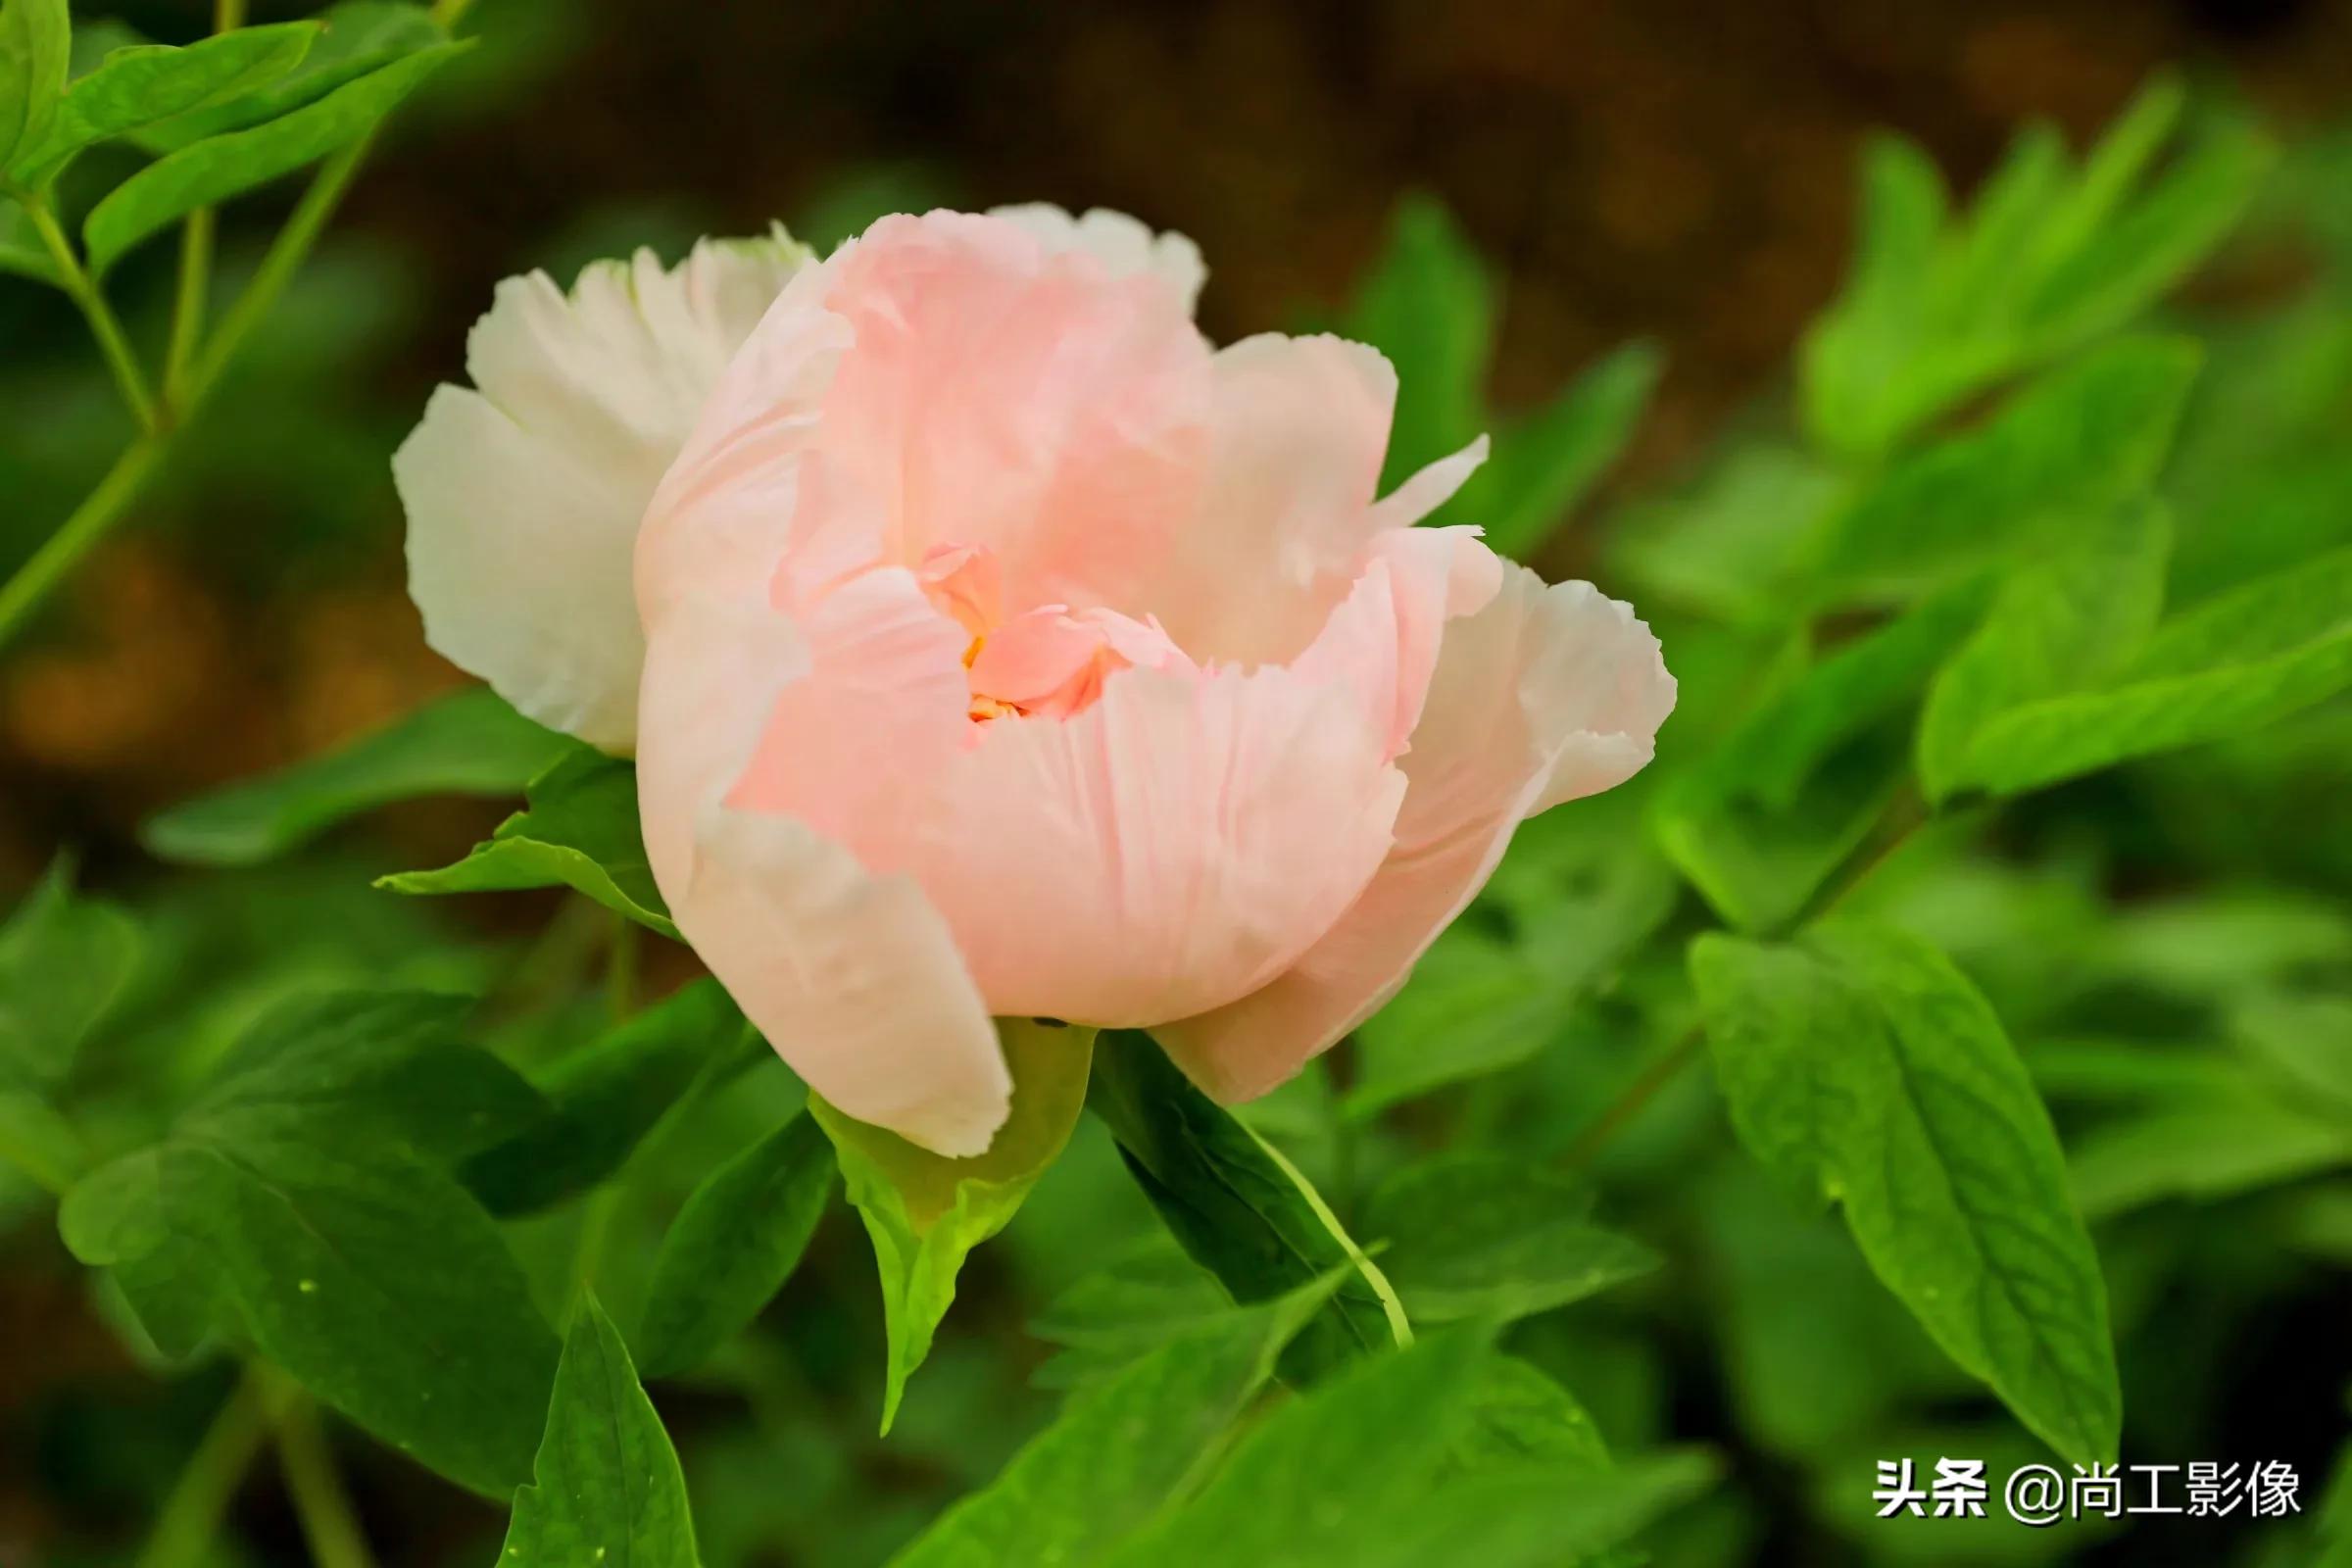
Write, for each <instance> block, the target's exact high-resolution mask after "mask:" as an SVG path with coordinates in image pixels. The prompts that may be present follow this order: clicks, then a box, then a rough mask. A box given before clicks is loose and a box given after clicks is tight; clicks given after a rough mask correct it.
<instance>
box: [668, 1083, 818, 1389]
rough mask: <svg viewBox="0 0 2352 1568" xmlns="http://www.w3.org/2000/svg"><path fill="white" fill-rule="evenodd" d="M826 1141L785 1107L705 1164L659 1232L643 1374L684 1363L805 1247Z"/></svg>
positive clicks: (752, 1311) (737, 1318)
mask: <svg viewBox="0 0 2352 1568" xmlns="http://www.w3.org/2000/svg"><path fill="white" fill-rule="evenodd" d="M833 1170H834V1159H833V1148H832V1145H831V1144H830V1143H829V1142H828V1141H827V1140H826V1138H825V1136H824V1133H823V1131H822V1130H821V1129H819V1128H818V1127H817V1125H816V1123H815V1121H814V1120H813V1119H812V1118H810V1117H809V1116H806V1115H800V1116H795V1117H793V1118H792V1120H790V1121H788V1122H786V1123H785V1124H784V1125H783V1126H782V1127H779V1128H778V1129H776V1131H775V1132H773V1133H771V1134H769V1135H768V1136H767V1137H765V1138H762V1139H760V1141H759V1142H758V1143H756V1144H754V1145H752V1147H751V1148H749V1149H747V1150H745V1151H744V1152H742V1153H740V1154H738V1155H736V1156H735V1157H734V1158H733V1159H731V1160H729V1161H727V1162H726V1163H725V1164H724V1165H721V1166H720V1167H719V1168H718V1169H716V1170H714V1171H712V1172H711V1174H710V1176H709V1177H707V1178H705V1180H704V1181H703V1184H702V1185H701V1186H700V1187H697V1188H696V1189H695V1190H694V1194H693V1196H692V1197H690V1198H688V1199H687V1200H686V1206H685V1207H684V1208H683V1209H681V1210H680V1211H679V1213H678V1217H677V1218H676V1219H675V1220H674V1221H672V1222H671V1224H670V1227H669V1230H668V1231H667V1232H666V1233H665V1234H664V1235H663V1236H662V1250H661V1251H660V1252H659V1253H658V1254H656V1256H655V1258H654V1277H653V1283H652V1284H651V1285H650V1286H648V1287H647V1294H646V1303H645V1314H644V1318H643V1320H642V1322H641V1323H640V1324H639V1326H638V1331H637V1341H638V1344H639V1345H640V1346H641V1347H642V1348H643V1352H644V1353H643V1356H642V1359H643V1361H644V1364H645V1371H646V1375H647V1376H648V1377H666V1376H669V1375H670V1374H672V1373H676V1372H685V1371H690V1370H692V1369H693V1368H694V1367H695V1366H697V1365H699V1364H701V1363H702V1362H703V1361H704V1360H705V1359H706V1358H708V1357H709V1356H710V1355H711V1353H712V1352H714V1351H715V1350H717V1349H718V1348H719V1347H720V1346H721V1345H723V1344H725V1343H726V1341H727V1340H728V1339H729V1338H731V1337H732V1336H733V1335H735V1334H736V1333H738V1332H739V1331H740V1330H742V1328H743V1327H744V1326H745V1325H746V1324H748V1323H750V1322H751V1320H752V1319H753V1318H754V1317H756V1316H757V1315H758V1314H759V1312H760V1308H761V1307H763V1306H765V1305H766V1304H767V1303H768V1301H769V1300H770V1299H773V1298H774V1296H775V1294H776V1292H777V1291H779V1290H781V1289H782V1288H783V1285H784V1281H785V1280H786V1279H787V1278H788V1277H789V1276H790V1275H791V1273H792V1271H793V1268H794V1267H795V1265H797V1264H798V1263H799V1262H800V1260H801V1254H802V1253H803V1252H804V1251H806V1250H808V1247H809V1237H810V1236H812V1235H814V1234H815V1231H816V1222H817V1219H818V1218H819V1217H820V1216H821V1215H822V1214H823V1213H824V1209H825V1200H826V1199H827V1198H828V1197H830V1196H831V1194H832V1191H833Z"/></svg>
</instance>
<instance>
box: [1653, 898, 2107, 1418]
mask: <svg viewBox="0 0 2352 1568" xmlns="http://www.w3.org/2000/svg"><path fill="white" fill-rule="evenodd" d="M1691 978H1692V980H1693V981H1694V983H1695V984H1696V986H1697V988H1698V993H1699V1002H1700V1005H1701V1006H1702V1008H1703V1009H1704V1012H1705V1016H1706V1024H1707V1036H1708V1042H1709V1045H1710V1048H1711V1050H1712V1052H1713V1055H1714V1060H1715V1068H1716V1078H1717V1081H1718V1083H1720V1085H1721V1086H1722V1089H1723V1093H1724V1098H1725V1100H1726V1101H1727V1102H1728V1103H1729V1104H1730V1107H1731V1113H1732V1122H1733V1126H1734V1127H1735V1128H1736V1129H1737V1130H1738V1131H1739V1134H1740V1141H1741V1142H1742V1143H1743V1144H1745V1145H1746V1146H1747V1149H1748V1151H1749V1152H1750V1153H1752V1154H1754V1155H1755V1156H1756V1157H1757V1158H1758V1159H1760V1160H1762V1161H1763V1162H1764V1163H1765V1164H1766V1165H1768V1166H1771V1167H1772V1168H1774V1169H1775V1170H1777V1171H1779V1172H1781V1173H1783V1174H1785V1175H1787V1176H1788V1177H1789V1178H1791V1179H1792V1180H1795V1181H1799V1182H1802V1183H1804V1184H1806V1185H1808V1186H1812V1187H1814V1188H1816V1189H1818V1191H1819V1192H1820V1193H1822V1194H1823V1195H1824V1196H1826V1197H1828V1198H1831V1199H1834V1200H1835V1201H1838V1203H1839V1204H1840V1205H1842V1207H1843V1208H1844V1211H1845V1218H1846V1224H1847V1226H1848V1227H1849V1228H1850V1229H1851V1230H1852V1232H1853V1235H1854V1240H1855V1241H1856V1242H1857V1243H1858V1244H1859V1245H1860V1247H1861V1249H1862V1252H1863V1255H1864V1256H1865V1257H1866V1258H1867V1259H1868V1260H1869V1262H1870V1265H1871V1268H1872V1270H1873V1272H1875V1273H1876V1274H1877V1275H1878V1276H1879V1278H1880V1279H1881V1280H1882V1281H1883V1282H1884V1283H1885V1284H1886V1285H1887V1289H1888V1290H1890V1291H1892V1292H1893V1293H1894V1295H1895V1297H1896V1298H1897V1299H1900V1300H1901V1301H1902V1303H1903V1304H1904V1305H1905V1306H1906V1307H1908V1308H1909V1309H1910V1311H1911V1313H1912V1315H1913V1316H1914V1317H1916V1318H1917V1319H1918V1320H1919V1321H1920V1323H1921V1325H1922V1326H1923V1327H1925V1328H1926V1329H1927V1331H1928V1332H1929V1334H1930V1335H1931V1336H1933V1337H1934V1338H1935V1340H1936V1344H1937V1345H1939V1346H1941V1347H1942V1348H1943V1349H1944V1351H1945V1353H1946V1354H1948V1355H1950V1356H1951V1357H1952V1359H1953V1360H1954V1361H1956V1362H1957V1363H1959V1365H1960V1366H1961V1367H1962V1368H1963V1369H1964V1370H1965V1371H1967V1372H1969V1373H1970V1374H1971V1375H1972V1376H1975V1377H1977V1378H1980V1379H1982V1380H1983V1381H1985V1383H1986V1384H1988V1385H1989V1386H1990V1387H1991V1389H1992V1391H1993V1392H1994V1393H1995V1394H1997V1395H1999V1396H2000V1397H2001V1398H2002V1400H2003V1401H2004V1402H2005V1403H2007V1404H2008V1406H2009V1407H2010V1408H2011V1409H2012V1410H2014V1411H2016V1412H2017V1414H2018V1416H2019V1418H2020V1419H2021V1420H2023V1421H2024V1422H2025V1423H2026V1425H2027V1426H2029V1427H2031V1428H2032V1429H2033V1430H2034V1432H2035V1433H2036V1434H2037V1435H2038V1436H2040V1437H2041V1438H2042V1439H2043V1440H2044V1441H2045V1442H2047V1443H2048V1444H2049V1445H2050V1446H2052V1447H2053V1448H2055V1449H2057V1450H2058V1451H2059V1452H2060V1453H2061V1454H2063V1455H2064V1456H2065V1457H2067V1458H2069V1459H2072V1460H2074V1461H2076V1462H2078V1463H2091V1462H2095V1461H2104V1460H2109V1459H2112V1458H2113V1456H2114V1453H2115V1448H2116V1440H2117V1428H2118V1424H2119V1422H2120V1419H2121V1396H2120V1395H2119V1393H2118V1390H2117V1385H2116V1371H2115V1351H2114V1347H2113V1345H2112V1343H2111V1341H2110V1338H2109V1331H2108V1322H2107V1292H2106V1286H2105V1284H2104V1283H2103V1282H2102V1281H2101V1279H2100V1276H2099V1266H2098V1257H2097V1255H2096V1253H2094V1252H2093V1251H2092V1250H2091V1245H2090V1237H2089V1234H2088V1232H2086V1231H2085V1230H2084V1229H2083V1225H2082V1217H2081V1215H2080V1214H2079V1213H2078V1212H2077V1210H2076V1207H2075V1204H2074V1201H2073V1199H2072V1198H2071V1197H2070V1195H2069V1193H2068V1189H2067V1177H2066V1164H2065V1157H2064V1155H2063V1154H2062V1153H2061V1152H2060V1151H2059V1147H2058V1137H2057V1133H2056V1132H2055V1131H2054V1130H2053V1129H2052V1127H2051V1125H2050V1119H2049V1113H2048V1112H2047V1111H2046V1110H2045V1109H2043V1107H2042V1103H2041V1101H2040V1099H2039V1097H2038V1096H2036V1095H2035V1094H2034V1086H2033V1082H2032V1080H2031V1079H2030V1078H2029V1077H2028V1076H2027V1073H2026V1069H2025V1066H2024V1064H2023V1063H2022V1062H2020V1061H2019V1060H2018V1057H2017V1053H2016V1051H2015V1050H2014V1049H2013V1048H2012V1047H2011V1046H2010V1044H2009V1040H2008V1036H2007V1035H2006V1034H2005V1033H2004V1032H2003V1030H2002V1028H2001V1025H2000V1020H1999V1019H1998V1018H1996V1017H1995V1016H1994V1015H1993V1012H1992V1009H1991V1008H1990V1007H1989V1006H1987V1005H1985V1000H1984V998H1983V997H1981V996H1980V995H1978V993H1977V992H1976V990H1975V988H1974V987H1972V986H1971V985H1970V984H1969V983H1968V981H1967V980H1966V979H1964V978H1963V977H1962V976H1961V975H1960V973H1959V971H1958V970H1956V969H1954V968H1953V967H1952V966H1951V964H1950V962H1949V961H1948V960H1947V959H1945V958H1944V957H1943V956H1942V955H1940V954H1938V953H1936V951H1935V950H1934V949H1932V948H1930V947H1928V946H1927V945H1926V944H1924V943H1921V942H1919V941H1918V940H1917V939H1915V938H1912V937H1908V936H1904V935H1901V934H1899V933H1896V932H1894V931H1892V930H1888V929H1882V928H1875V927H1866V926H1860V925H1850V924H1837V925H1831V926H1825V927H1818V928H1816V929H1814V930H1813V931H1811V932H1809V933H1808V934H1807V936H1806V938H1805V939H1804V941H1803V942H1802V943H1801V944H1795V945H1768V944H1763V943H1755V942H1747V941H1741V940H1739V939H1736V938H1732V937H1724V936H1704V937H1701V938H1700V939H1699V940H1698V941H1697V942H1696V943H1695V944H1694V945H1693V946H1692V948H1691Z"/></svg>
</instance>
